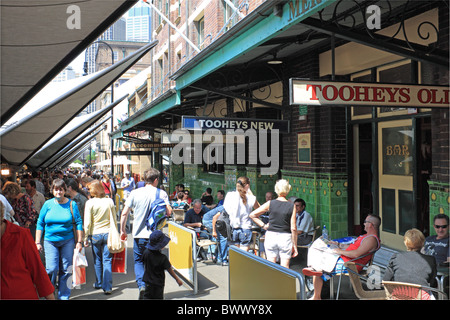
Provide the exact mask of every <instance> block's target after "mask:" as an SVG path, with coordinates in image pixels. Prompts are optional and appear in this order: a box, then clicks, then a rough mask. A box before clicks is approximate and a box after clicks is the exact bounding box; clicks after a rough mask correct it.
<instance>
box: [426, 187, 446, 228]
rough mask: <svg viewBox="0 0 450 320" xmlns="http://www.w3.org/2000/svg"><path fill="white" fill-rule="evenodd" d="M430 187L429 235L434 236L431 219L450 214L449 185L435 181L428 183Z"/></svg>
mask: <svg viewBox="0 0 450 320" xmlns="http://www.w3.org/2000/svg"><path fill="white" fill-rule="evenodd" d="M428 185H429V186H430V234H431V235H435V234H436V232H435V231H434V228H433V219H434V217H435V216H436V215H438V214H440V213H443V214H445V215H447V216H448V215H449V214H450V185H449V184H448V183H442V182H437V181H428Z"/></svg>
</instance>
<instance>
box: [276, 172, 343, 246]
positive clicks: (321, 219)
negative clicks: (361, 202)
mask: <svg viewBox="0 0 450 320" xmlns="http://www.w3.org/2000/svg"><path fill="white" fill-rule="evenodd" d="M282 175H283V179H286V180H288V181H289V183H290V184H291V186H292V191H291V193H290V194H289V197H292V196H295V197H299V198H302V199H303V200H305V202H306V211H308V212H309V213H310V214H311V216H312V217H313V219H314V224H315V225H320V226H321V227H322V226H323V225H326V226H327V229H328V232H329V233H330V236H331V237H332V238H339V237H345V236H347V235H348V226H347V225H348V214H347V209H348V206H347V200H348V193H347V176H346V175H344V174H334V173H333V174H331V173H330V174H327V173H321V174H317V173H310V172H299V171H288V170H282Z"/></svg>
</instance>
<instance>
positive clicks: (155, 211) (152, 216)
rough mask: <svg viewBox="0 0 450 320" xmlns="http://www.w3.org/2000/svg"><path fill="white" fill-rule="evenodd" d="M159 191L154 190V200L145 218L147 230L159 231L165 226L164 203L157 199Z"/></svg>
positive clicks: (162, 200)
mask: <svg viewBox="0 0 450 320" xmlns="http://www.w3.org/2000/svg"><path fill="white" fill-rule="evenodd" d="M159 192H160V189H156V198H155V200H154V201H153V202H152V204H151V205H150V209H149V210H148V212H147V214H146V216H145V225H146V227H147V230H151V231H154V230H160V229H162V228H163V227H164V226H165V225H166V221H167V216H166V202H165V201H164V199H161V198H160V197H159Z"/></svg>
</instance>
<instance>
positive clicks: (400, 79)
mask: <svg viewBox="0 0 450 320" xmlns="http://www.w3.org/2000/svg"><path fill="white" fill-rule="evenodd" d="M378 82H381V83H411V62H410V61H409V60H408V61H402V62H399V63H396V64H391V65H388V66H385V67H380V68H378ZM406 110H407V109H406V108H396V107H391V106H385V107H380V108H378V115H380V116H383V115H392V112H397V111H400V113H404V112H406Z"/></svg>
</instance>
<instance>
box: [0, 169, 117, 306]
mask: <svg viewBox="0 0 450 320" xmlns="http://www.w3.org/2000/svg"><path fill="white" fill-rule="evenodd" d="M1 190H2V194H1V195H0V209H1V210H0V211H1V236H2V238H1V240H2V241H1V258H2V259H1V290H0V298H1V299H36V298H43V297H45V298H47V299H54V298H57V299H60V300H67V299H69V298H70V294H71V289H72V274H73V257H74V254H76V253H77V252H81V251H82V248H83V246H90V245H92V249H93V250H92V251H93V254H94V268H95V275H96V280H95V283H94V288H102V289H103V291H104V292H105V294H110V293H111V290H112V272H111V259H112V254H111V253H109V251H108V248H107V247H106V240H107V237H108V234H109V231H110V228H111V227H112V226H111V223H110V221H111V220H110V217H112V218H113V220H112V221H114V223H115V226H114V227H117V222H116V217H117V213H116V209H115V205H114V202H113V199H112V197H113V193H114V192H115V190H116V187H115V183H114V180H113V179H109V176H108V175H104V174H102V172H94V173H91V172H90V171H84V172H78V171H67V172H65V173H63V172H62V171H54V172H45V173H40V174H39V173H37V172H32V173H26V174H23V175H22V176H21V177H19V178H18V179H17V181H5V182H4V183H3V181H2V189H1ZM41 254H43V258H41ZM44 266H45V267H44Z"/></svg>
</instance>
